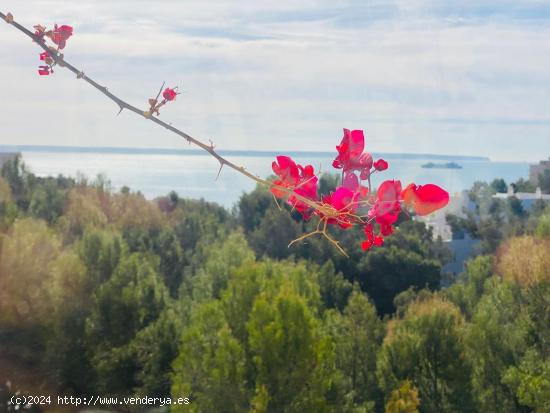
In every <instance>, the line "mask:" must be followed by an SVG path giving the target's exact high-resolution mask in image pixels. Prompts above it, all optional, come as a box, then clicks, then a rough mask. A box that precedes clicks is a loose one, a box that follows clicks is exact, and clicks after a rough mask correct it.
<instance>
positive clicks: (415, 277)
mask: <svg viewBox="0 0 550 413" xmlns="http://www.w3.org/2000/svg"><path fill="white" fill-rule="evenodd" d="M359 270H360V271H361V275H360V277H361V278H360V279H359V282H360V285H361V287H362V289H363V290H365V291H366V292H367V293H368V294H369V296H371V297H373V299H374V303H375V304H376V308H377V309H378V311H379V312H380V313H382V314H388V313H391V312H393V311H394V310H395V307H394V304H393V298H394V297H395V296H396V295H397V294H398V293H400V292H401V291H404V290H406V289H407V288H409V287H411V286H414V287H420V288H422V287H428V288H431V289H434V288H437V287H438V286H439V280H440V273H441V265H440V264H439V262H438V261H436V260H433V259H425V258H423V257H422V256H421V255H420V254H418V253H415V252H413V251H408V250H404V249H400V248H397V247H396V246H393V245H389V246H387V247H383V248H380V249H377V250H374V251H371V252H369V254H367V255H365V257H364V258H363V259H362V260H361V262H360V263H359Z"/></svg>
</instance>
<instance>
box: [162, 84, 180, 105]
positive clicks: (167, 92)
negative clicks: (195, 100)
mask: <svg viewBox="0 0 550 413" xmlns="http://www.w3.org/2000/svg"><path fill="white" fill-rule="evenodd" d="M177 95H178V92H176V90H175V89H172V88H169V87H167V88H166V89H164V92H162V97H163V98H164V99H166V100H167V101H169V102H171V101H172V100H174V99H175V98H176V96H177Z"/></svg>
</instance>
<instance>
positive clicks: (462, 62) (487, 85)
mask: <svg viewBox="0 0 550 413" xmlns="http://www.w3.org/2000/svg"><path fill="white" fill-rule="evenodd" d="M0 7H2V11H3V12H7V11H11V12H12V13H13V15H14V16H15V18H16V20H18V21H19V22H20V23H22V24H25V25H26V26H32V25H33V24H36V23H42V24H44V25H47V26H51V25H53V23H56V22H57V23H59V24H70V25H72V26H74V30H75V33H74V36H73V37H72V38H71V39H70V40H69V42H68V46H67V48H66V51H65V55H66V58H67V60H69V61H71V63H73V64H74V65H75V66H77V67H79V68H82V69H83V70H84V71H85V72H86V73H87V74H88V75H90V76H91V77H93V78H94V79H96V80H97V81H98V82H99V83H102V84H105V85H106V86H108V87H109V89H110V90H111V91H113V92H115V93H117V94H119V95H120V96H121V97H123V98H125V99H127V100H128V101H129V102H130V103H132V104H134V105H136V106H142V107H143V108H144V109H145V107H146V105H147V98H149V97H152V96H153V95H155V94H156V92H157V90H158V88H159V86H160V84H161V83H162V81H164V80H166V81H167V82H168V84H169V85H179V86H180V88H182V89H183V90H184V93H183V94H182V95H180V96H178V98H177V100H176V102H175V103H174V104H170V105H169V106H168V107H166V108H164V110H163V111H162V114H161V117H162V119H164V120H166V121H169V122H172V123H173V124H174V125H176V126H178V127H180V128H181V129H183V130H185V131H187V132H188V133H190V134H192V135H193V136H196V137H198V138H201V139H203V140H205V141H208V140H209V139H211V140H213V141H214V143H215V144H216V145H217V146H218V147H219V148H224V149H247V148H248V149H255V150H281V151H286V150H288V151H290V150H320V151H330V150H333V148H334V145H336V144H337V143H338V142H339V140H340V138H341V135H342V132H341V129H342V128H343V127H347V128H353V129H364V130H365V131H366V136H367V147H368V148H369V149H370V150H372V151H376V152H415V153H445V154H463V155H481V156H489V157H490V158H491V159H494V160H518V161H524V160H530V161H534V160H538V159H542V158H547V157H548V156H550V70H549V67H550V1H535V0H532V1H529V0H526V1H520V2H518V1H508V0H500V1H492V0H489V1H481V2H480V1H472V0H463V1H460V2H456V1H441V0H440V1H437V0H394V1H391V0H389V1H381V0H371V1H369V0H362V1H357V0H332V1H316V0H304V1H295V0H278V1H270V2H266V1H258V0H256V1H253V0H247V1H235V0H227V1H225V0H223V1H222V0H217V1H205V0H203V1H199V0H186V1H176V0H174V1H170V0H165V1H162V0H156V1H149V0H148V1H142V0H131V1H130V0H117V1H112V0H110V1H105V0H95V1H92V0H79V1H72V2H68V1H53V0H52V1H48V0H40V1H32V0H25V1H24V2H23V1H21V0H5V1H3V2H2V5H1V6H0ZM0 30H1V35H2V39H3V40H2V46H3V51H4V53H3V54H2V55H0V88H1V89H2V91H3V93H2V96H3V99H2V101H1V103H0V105H1V110H0V121H1V123H2V126H3V128H2V129H3V131H2V134H1V135H0V136H1V137H0V144H33V145H78V146H131V147H167V148H171V147H177V148H181V147H185V146H186V144H184V143H183V142H182V141H181V140H180V139H179V138H177V137H175V136H172V135H170V134H169V133H167V132H166V131H163V130H161V129H159V128H157V127H155V126H154V125H153V124H150V123H149V122H145V121H144V120H142V119H139V118H136V117H135V116H132V115H131V114H129V113H124V112H123V114H122V115H121V116H119V117H116V116H114V115H115V114H116V111H117V108H116V106H115V105H114V104H112V103H110V102H109V101H107V100H106V99H105V98H103V97H102V96H101V95H100V94H98V93H97V91H95V90H93V89H92V88H90V87H89V86H87V85H86V84H84V83H83V82H79V81H77V80H75V79H74V76H73V75H72V74H70V73H68V72H65V71H63V70H58V71H56V73H55V75H53V76H50V77H39V76H38V75H37V72H36V68H37V66H38V54H39V50H38V49H37V48H36V46H35V45H33V44H32V43H31V42H30V41H29V40H28V39H26V38H25V37H23V36H22V35H21V34H20V33H19V32H17V31H16V30H14V29H13V28H10V27H9V26H7V25H4V26H2V25H0Z"/></svg>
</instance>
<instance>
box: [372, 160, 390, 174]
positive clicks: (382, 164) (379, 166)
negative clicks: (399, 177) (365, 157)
mask: <svg viewBox="0 0 550 413" xmlns="http://www.w3.org/2000/svg"><path fill="white" fill-rule="evenodd" d="M374 169H376V170H377V171H385V170H386V169H388V163H387V162H386V161H385V160H384V159H378V160H377V161H376V162H375V163H374Z"/></svg>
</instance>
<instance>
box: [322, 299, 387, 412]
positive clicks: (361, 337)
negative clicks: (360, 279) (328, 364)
mask: <svg viewBox="0 0 550 413" xmlns="http://www.w3.org/2000/svg"><path fill="white" fill-rule="evenodd" d="M330 330H331V334H332V335H333V340H334V342H335V345H336V365H337V367H338V369H339V370H340V371H341V372H342V373H343V376H344V380H345V392H346V394H347V397H346V398H347V399H349V400H351V402H352V405H353V406H365V407H366V408H369V409H370V408H372V406H374V404H375V403H378V404H379V407H381V406H380V405H381V403H382V397H381V396H382V395H381V394H380V391H379V390H378V383H377V379H376V355H377V353H378V351H379V349H380V346H381V344H382V339H383V337H384V326H383V323H382V321H381V320H380V319H379V318H378V315H377V314H376V309H375V307H374V305H373V304H372V303H371V302H370V301H369V299H368V297H367V296H366V295H365V294H363V293H362V292H360V291H358V290H357V289H356V290H355V291H354V292H353V293H352V294H351V296H350V298H349V302H348V304H347V306H346V308H345V310H344V313H343V315H339V314H337V315H335V316H334V318H333V320H332V321H331V329H330Z"/></svg>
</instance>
